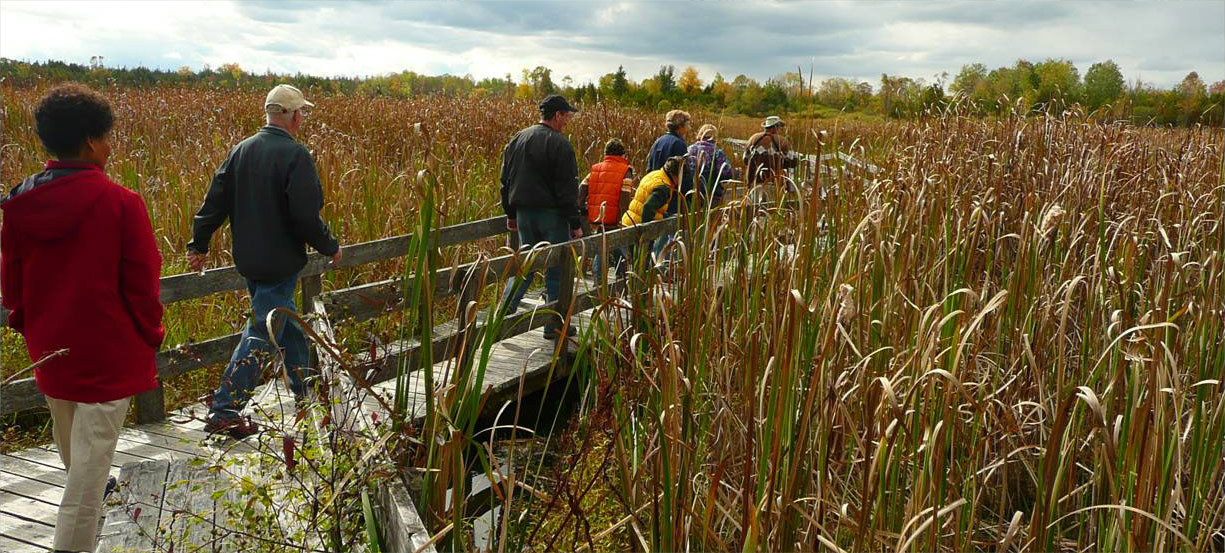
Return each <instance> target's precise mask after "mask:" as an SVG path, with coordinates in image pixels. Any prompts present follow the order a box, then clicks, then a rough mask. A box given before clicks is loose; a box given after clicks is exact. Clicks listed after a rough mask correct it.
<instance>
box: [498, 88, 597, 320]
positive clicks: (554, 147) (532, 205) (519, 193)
mask: <svg viewBox="0 0 1225 553" xmlns="http://www.w3.org/2000/svg"><path fill="white" fill-rule="evenodd" d="M577 112H578V110H577V109H575V108H574V107H573V106H571V105H570V103H569V102H567V101H566V99H565V98H563V97H561V96H559V95H557V94H554V95H551V96H549V97H547V98H545V99H544V100H543V101H541V102H540V122H539V123H536V124H535V125H532V126H530V127H528V128H526V129H523V130H521V131H519V132H518V133H517V134H516V135H515V136H514V138H512V139H510V143H509V144H507V145H506V149H505V150H504V151H503V152H502V178H501V181H502V209H503V211H505V212H506V228H507V229H509V230H511V231H517V232H518V233H519V244H520V245H522V246H528V247H531V246H534V245H535V244H537V243H539V242H549V243H552V244H560V243H562V242H565V241H567V240H570V239H575V238H579V237H580V236H582V235H583V231H582V227H581V224H582V219H581V218H580V215H579V211H578V162H577V161H576V160H575V157H574V148H573V147H572V146H571V145H570V140H569V139H567V138H566V137H565V135H563V134H561V131H562V129H563V128H565V126H566V123H568V122H569V121H570V118H571V117H573V116H574V114H575V113H577ZM531 282H532V275H531V274H529V275H527V276H526V278H524V279H519V278H516V277H512V278H511V279H510V282H508V283H507V284H506V293H505V295H504V296H503V298H502V304H503V305H504V306H505V308H506V310H507V312H508V313H514V312H515V310H516V309H518V308H519V302H520V301H522V300H523V295H524V294H525V293H527V288H528V286H530V285H531ZM544 289H545V296H546V297H547V298H548V301H555V300H557V298H558V295H559V292H560V291H561V269H560V268H559V267H550V268H548V269H546V270H545V273H544ZM558 309H561V310H564V309H566V306H560V307H559V308H558ZM560 329H561V324H560V322H558V321H557V320H555V319H554V318H551V317H550V319H549V322H548V323H546V324H545V327H544V336H545V338H548V339H550V340H552V339H556V338H557V337H558V336H559V335H560V334H561V332H560ZM572 333H573V329H572V328H568V329H567V334H572Z"/></svg>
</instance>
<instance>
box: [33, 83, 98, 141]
mask: <svg viewBox="0 0 1225 553" xmlns="http://www.w3.org/2000/svg"><path fill="white" fill-rule="evenodd" d="M34 121H35V122H36V123H37V126H38V139H39V140H41V141H42V143H43V147H45V148H47V151H48V152H50V153H51V155H53V156H55V157H60V158H63V157H73V156H76V155H77V154H79V153H80V152H81V148H82V147H83V146H84V145H85V140H86V139H88V138H98V137H100V136H102V135H105V134H106V133H107V131H109V130H111V127H112V126H114V124H115V114H114V113H113V112H112V111H111V104H110V102H107V101H106V98H105V97H103V96H102V95H101V94H98V93H97V92H95V91H94V90H93V89H91V88H89V87H87V86H85V85H81V84H77V83H68V84H65V85H61V86H57V87H55V88H53V89H51V91H50V92H48V93H47V95H46V96H43V99H42V100H40V101H39V102H38V107H37V108H35V110H34Z"/></svg>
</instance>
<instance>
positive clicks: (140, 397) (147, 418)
mask: <svg viewBox="0 0 1225 553" xmlns="http://www.w3.org/2000/svg"><path fill="white" fill-rule="evenodd" d="M163 420H166V393H165V390H164V389H163V387H162V380H161V378H158V379H157V387H156V388H154V389H152V390H149V391H148V392H144V393H141V394H136V422H137V423H138V424H148V423H154V422H162V421H163Z"/></svg>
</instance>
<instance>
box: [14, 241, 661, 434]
mask: <svg viewBox="0 0 1225 553" xmlns="http://www.w3.org/2000/svg"><path fill="white" fill-rule="evenodd" d="M677 220H678V219H677V218H675V217H673V218H669V219H664V220H662V221H656V222H652V223H650V224H647V225H640V226H636V227H631V228H627V229H620V230H617V231H612V232H608V233H604V234H598V235H589V236H586V237H584V238H582V239H580V240H575V241H570V242H565V243H563V244H555V245H551V246H548V247H543V248H540V249H537V250H536V251H535V252H534V253H533V254H532V255H530V256H525V255H524V254H522V253H519V252H516V253H514V254H509V255H503V256H499V257H494V258H490V259H485V260H481V261H475V262H470V263H465V264H461V265H456V266H454V267H448V268H443V269H438V270H436V271H435V274H434V275H433V278H432V279H430V281H431V282H432V283H433V288H434V289H433V290H432V294H433V296H434V298H436V299H440V298H444V297H447V296H451V295H454V294H460V296H461V301H460V302H459V303H460V306H461V307H460V309H461V310H462V309H463V308H464V307H463V306H464V305H466V304H467V303H468V301H464V300H470V299H474V298H476V297H478V296H479V292H480V290H479V287H477V286H476V285H475V284H473V283H485V285H493V284H495V283H497V282H500V280H501V278H503V277H504V276H506V275H509V274H511V273H512V271H513V270H516V269H517V268H521V269H523V270H525V271H526V270H540V269H542V268H545V267H549V266H553V265H560V266H561V267H562V269H563V275H564V276H563V281H562V282H563V286H562V292H561V297H560V298H559V301H558V302H556V303H554V304H549V305H547V306H546V307H549V308H552V309H556V310H557V311H559V312H562V313H574V312H579V311H582V310H585V309H587V308H590V307H591V306H593V305H595V303H596V298H594V297H592V296H591V293H590V292H584V293H582V294H579V295H578V296H577V297H576V296H575V294H574V280H575V274H576V273H575V271H574V263H573V262H574V260H575V259H577V258H579V257H580V256H590V255H592V254H593V253H595V252H596V251H598V250H601V249H604V250H607V251H611V250H612V249H613V248H616V247H623V246H629V245H632V244H635V243H638V242H640V241H644V240H647V239H650V238H654V237H657V236H660V235H662V234H665V233H668V232H672V231H674V230H675V229H676V228H677ZM506 233H507V231H506V218H505V217H492V218H489V219H482V220H479V221H472V222H468V223H463V224H459V225H454V226H449V227H444V228H441V229H438V230H437V231H435V232H434V233H433V237H434V238H433V245H434V246H435V247H439V248H441V247H447V246H455V245H459V244H464V243H468V242H473V241H476V240H481V239H485V238H491V237H497V236H502V235H505V234H506ZM515 238H517V237H515ZM411 241H412V235H401V236H393V237H390V238H384V239H381V240H375V241H372V242H364V243H361V244H354V245H351V246H345V247H344V248H343V249H344V256H343V257H342V261H341V263H340V264H339V265H338V266H335V267H333V266H329V265H328V264H327V262H328V259H327V258H326V257H323V256H321V255H317V254H315V255H312V256H311V257H310V259H309V261H308V263H307V265H306V267H305V268H304V269H303V270H302V272H301V273H300V276H301V280H302V287H301V291H302V292H301V293H302V295H303V301H302V305H303V306H304V311H306V312H310V311H312V310H314V307H313V306H315V305H316V299H318V300H320V301H321V302H322V304H321V305H325V306H326V311H327V313H328V314H329V315H330V316H331V317H333V318H335V319H337V320H350V321H361V320H368V319H371V318H373V317H377V316H379V315H383V314H386V313H390V312H393V311H397V310H401V309H404V308H405V307H406V306H405V305H404V302H403V299H404V298H405V297H409V294H408V293H407V292H409V291H407V290H405V286H406V284H405V280H404V279H402V278H396V279H390V280H384V281H380V282H374V283H369V284H363V285H360V286H355V287H351V288H345V289H342V290H336V291H332V292H329V293H326V294H321V293H320V289H321V280H320V275H321V274H323V273H324V272H325V271H327V270H330V269H334V268H345V267H356V266H359V265H365V264H369V263H375V262H379V261H387V260H392V259H397V258H399V257H402V256H404V255H405V254H407V253H408V249H409V245H410V243H411ZM514 242H517V240H513V241H512V245H513V244H514ZM410 282H411V281H410ZM244 289H246V281H245V280H244V279H243V277H242V276H241V275H239V274H238V271H237V269H236V268H234V267H232V266H231V267H224V268H219V269H213V270H209V271H206V272H205V273H204V274H202V275H201V274H198V273H190V274H179V275H173V276H167V277H163V278H162V279H161V300H162V302H163V303H165V304H170V303H175V302H180V301H187V300H192V299H198V298H202V297H206V296H210V295H212V294H217V293H223V292H232V291H236V290H244ZM558 306H567V307H566V308H565V309H557V308H558ZM461 314H462V313H461ZM457 318H459V319H460V320H464V318H463V317H457ZM545 320H546V318H545V317H530V318H522V319H520V320H515V321H511V322H510V323H509V324H508V325H506V328H504V329H503V336H512V335H515V334H519V333H522V332H527V331H528V330H531V329H533V328H537V327H539V326H541V325H543V324H544V322H545ZM0 322H2V323H6V322H7V314H5V316H4V317H3V320H0ZM466 331H471V328H462V325H455V329H454V331H453V332H449V333H442V334H440V335H437V336H434V337H433V344H432V346H433V351H434V352H440V353H441V355H442V356H445V355H449V354H453V353H454V352H455V350H456V349H457V348H456V347H455V345H456V344H458V343H462V333H463V332H466ZM240 337H241V333H234V334H229V335H225V336H219V337H216V338H212V339H209V340H205V341H202V342H197V343H192V344H184V345H181V346H178V347H175V348H172V349H167V350H163V351H160V352H158V354H157V376H158V380H159V386H158V388H157V389H155V390H151V391H149V392H145V393H143V394H140V395H138V396H137V397H136V401H135V403H136V406H137V420H138V422H142V423H143V422H156V421H160V420H162V419H164V418H165V411H166V408H165V398H164V395H163V392H162V387H161V385H160V382H162V381H165V379H168V378H172V377H175V376H178V375H181V374H184V373H187V372H190V371H193V370H196V369H199V368H202V367H206V366H210V365H216V364H219V363H224V362H226V361H228V360H229V357H230V355H231V353H232V351H233V350H234V347H235V346H236V345H237V344H238V341H239V339H240ZM420 349H421V345H420V344H416V343H408V344H400V345H399V346H398V347H397V348H396V349H395V350H394V351H392V352H390V353H389V354H388V355H387V356H385V357H382V358H381V359H380V360H378V361H379V363H378V364H379V367H377V368H378V369H379V370H378V371H376V373H375V378H374V381H375V382H378V381H382V380H386V379H387V378H391V377H393V376H394V374H395V372H394V368H395V367H396V366H398V363H399V362H401V361H403V360H404V359H405V358H408V359H409V360H410V361H411V360H412V359H413V358H414V356H416V355H418V354H419V353H420ZM43 405H45V401H44V400H43V397H42V393H41V392H40V391H39V390H38V388H37V386H36V385H35V384H34V378H32V377H29V378H24V379H21V380H17V381H14V382H12V383H9V384H6V385H4V386H3V387H0V415H3V414H8V413H14V412H19V411H25V410H29V409H34V408H38V407H42V406H43Z"/></svg>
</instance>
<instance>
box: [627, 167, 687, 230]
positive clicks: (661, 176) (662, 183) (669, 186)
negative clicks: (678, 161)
mask: <svg viewBox="0 0 1225 553" xmlns="http://www.w3.org/2000/svg"><path fill="white" fill-rule="evenodd" d="M675 191H676V184H675V183H673V182H672V179H670V178H668V174H667V173H664V170H663V169H656V170H654V171H651V172H650V173H647V174H646V176H644V177H642V182H640V183H638V189H637V190H636V191H634V199H633V200H630V206H629V208H628V209H626V210H625V214H624V215H622V216H621V226H623V227H628V226H632V225H638V224H642V223H649V222H651V221H654V220H656V219H662V218H663V217H664V214H665V213H667V211H668V204H669V203H671V202H672V194H673V193H675ZM661 200H662V201H661ZM644 211H645V212H646V213H647V217H645V218H644V217H643V213H644ZM652 212H653V213H652Z"/></svg>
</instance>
